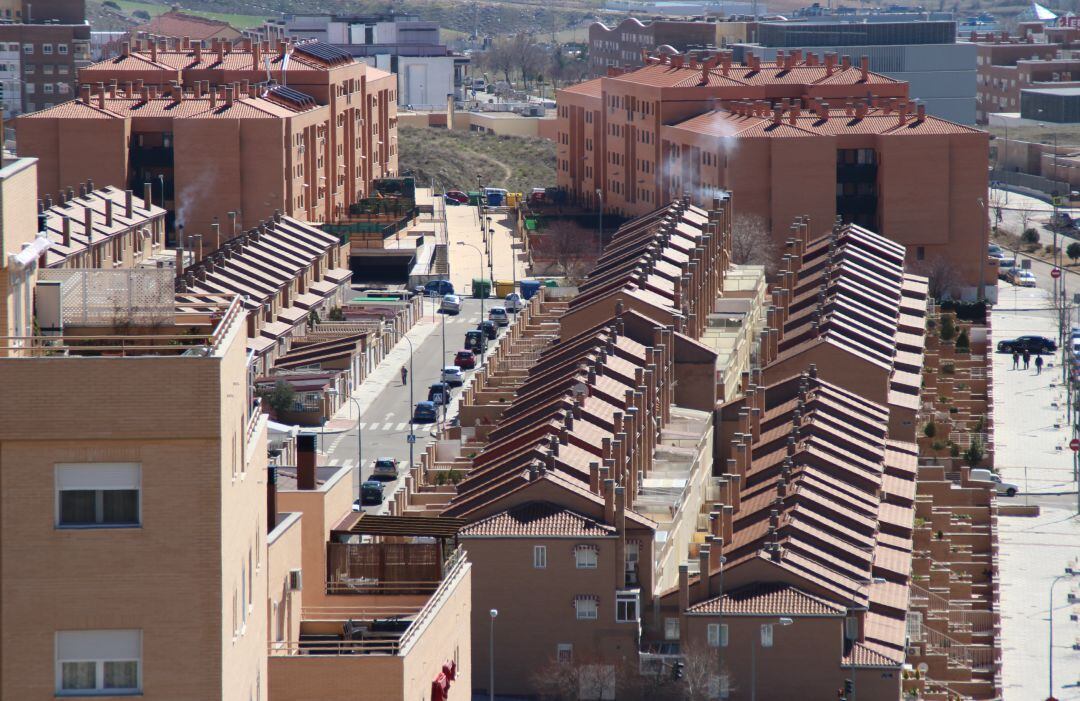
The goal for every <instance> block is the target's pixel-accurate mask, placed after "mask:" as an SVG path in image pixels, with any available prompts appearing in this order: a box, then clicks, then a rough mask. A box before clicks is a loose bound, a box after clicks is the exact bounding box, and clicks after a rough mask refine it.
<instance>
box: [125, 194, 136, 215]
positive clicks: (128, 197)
mask: <svg viewBox="0 0 1080 701" xmlns="http://www.w3.org/2000/svg"><path fill="white" fill-rule="evenodd" d="M133 200H134V193H132V191H131V190H124V216H125V217H127V218H128V219H131V218H132V214H133V212H132V204H133Z"/></svg>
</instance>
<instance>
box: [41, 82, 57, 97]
mask: <svg viewBox="0 0 1080 701" xmlns="http://www.w3.org/2000/svg"><path fill="white" fill-rule="evenodd" d="M54 90H55V86H54V85H53V84H52V83H45V84H44V85H42V86H41V91H42V92H43V93H45V94H46V95H52V94H53V91H54Z"/></svg>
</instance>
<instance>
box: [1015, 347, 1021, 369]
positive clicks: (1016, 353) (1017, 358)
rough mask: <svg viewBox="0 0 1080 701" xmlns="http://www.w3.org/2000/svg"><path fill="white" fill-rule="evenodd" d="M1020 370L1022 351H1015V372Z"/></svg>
mask: <svg viewBox="0 0 1080 701" xmlns="http://www.w3.org/2000/svg"><path fill="white" fill-rule="evenodd" d="M1019 369H1020V351H1015V350H1014V351H1013V370H1019Z"/></svg>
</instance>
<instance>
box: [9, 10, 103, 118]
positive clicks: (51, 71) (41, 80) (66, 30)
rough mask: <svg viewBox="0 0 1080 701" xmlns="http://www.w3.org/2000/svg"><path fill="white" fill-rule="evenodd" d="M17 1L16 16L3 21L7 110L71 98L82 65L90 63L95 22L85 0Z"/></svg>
mask: <svg viewBox="0 0 1080 701" xmlns="http://www.w3.org/2000/svg"><path fill="white" fill-rule="evenodd" d="M13 4H14V5H15V8H14V10H13V12H12V16H11V17H10V18H9V17H6V16H5V17H4V20H5V22H3V23H2V24H0V92H2V95H0V97H2V100H3V105H4V110H5V112H7V115H5V116H10V115H12V114H21V113H23V112H33V111H35V110H38V109H42V108H44V107H51V106H52V105H55V104H59V103H61V102H64V101H66V100H70V99H71V98H72V97H73V96H74V95H75V92H76V90H75V88H76V84H77V83H76V81H77V76H78V72H79V69H80V68H82V67H83V66H86V65H88V64H89V63H90V25H89V24H87V22H86V4H85V2H83V0H75V1H72V2H63V1H60V0H46V1H45V2H28V1H27V0H19V1H18V2H15V3H13ZM7 9H8V10H11V9H12V8H7Z"/></svg>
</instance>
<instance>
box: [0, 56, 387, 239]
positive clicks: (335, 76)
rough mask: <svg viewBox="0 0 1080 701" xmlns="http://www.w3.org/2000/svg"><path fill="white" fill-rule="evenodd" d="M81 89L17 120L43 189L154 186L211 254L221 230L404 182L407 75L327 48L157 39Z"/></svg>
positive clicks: (331, 206) (308, 212) (309, 216)
mask: <svg viewBox="0 0 1080 701" xmlns="http://www.w3.org/2000/svg"><path fill="white" fill-rule="evenodd" d="M169 47H171V48H169ZM286 57H287V59H286ZM264 59H265V61H264ZM266 63H269V65H270V78H271V80H272V81H273V83H272V84H267V82H266V81H267V69H266ZM283 68H284V69H285V72H284V75H283ZM80 80H81V82H82V83H83V87H82V88H81V96H80V99H78V100H75V101H72V102H68V103H65V104H62V105H58V106H57V107H55V108H52V109H50V110H44V111H42V112H38V113H35V114H33V115H27V116H25V117H24V118H22V119H19V120H18V121H17V124H16V132H17V136H18V147H19V151H20V153H22V154H27V155H36V156H38V157H39V158H40V159H41V165H40V167H39V171H38V183H39V188H40V190H41V191H42V192H47V193H51V192H57V191H59V190H60V188H65V187H68V186H70V185H71V184H72V183H76V182H84V181H86V180H88V179H92V180H94V181H95V182H99V183H111V184H118V185H125V186H126V187H128V188H130V189H134V190H136V191H141V190H142V188H143V186H144V184H146V183H150V185H151V187H152V190H153V194H154V196H155V198H161V199H159V200H157V201H158V202H159V203H163V205H164V207H165V208H166V209H167V210H169V218H168V232H169V236H170V241H175V240H176V232H177V231H178V230H179V228H180V227H183V231H184V233H185V235H192V234H201V235H202V236H203V237H204V243H205V245H206V246H207V250H210V249H212V248H216V247H217V245H218V243H220V241H212V240H210V238H209V237H210V236H211V235H212V227H213V224H214V223H219V224H221V230H222V231H224V234H222V238H224V239H227V238H229V237H231V236H233V235H235V233H236V232H239V231H243V230H244V228H245V227H248V226H251V225H253V224H254V223H256V222H259V221H263V220H265V219H268V218H269V217H270V216H272V215H273V214H274V212H275V211H280V212H283V213H285V214H287V215H289V216H294V217H297V218H299V219H304V220H307V221H312V222H322V221H331V220H334V219H335V218H337V217H339V216H341V215H342V214H343V213H345V212H347V210H348V208H349V206H350V205H352V204H353V203H355V202H356V201H357V200H359V199H361V198H363V197H365V196H367V195H368V194H369V193H371V191H372V190H371V184H372V181H373V180H374V179H375V178H379V177H386V176H392V175H395V174H396V173H397V136H396V133H397V107H396V102H395V95H394V93H395V90H396V87H395V79H394V76H393V75H391V74H388V73H384V72H382V71H378V70H376V69H373V68H370V67H368V66H365V65H364V64H362V63H358V62H356V61H355V60H354V59H352V58H351V57H350V56H348V55H347V54H345V53H343V52H341V51H338V50H336V49H333V48H331V47H326V46H325V45H322V44H319V43H317V42H315V43H308V44H302V45H290V44H285V43H279V44H277V45H276V46H274V48H273V50H271V46H270V44H269V42H263V43H251V42H249V41H246V40H245V41H243V42H241V43H240V44H239V45H234V44H232V43H231V42H228V41H212V42H211V48H210V49H209V50H207V51H204V50H203V49H202V46H201V44H199V43H192V42H190V41H186V40H181V41H179V42H174V43H173V44H171V45H169V44H166V43H164V42H155V43H152V44H151V45H150V47H149V49H148V50H145V51H130V50H125V51H124V52H123V53H122V54H121V55H120V56H118V57H117V58H115V59H109V60H106V61H103V62H101V63H97V64H94V65H93V66H90V67H88V68H87V69H85V71H83V72H82V73H81V77H80ZM285 84H287V85H288V87H285ZM75 144H78V145H79V146H78V147H77V148H76V147H74V145H75ZM226 222H227V224H226Z"/></svg>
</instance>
